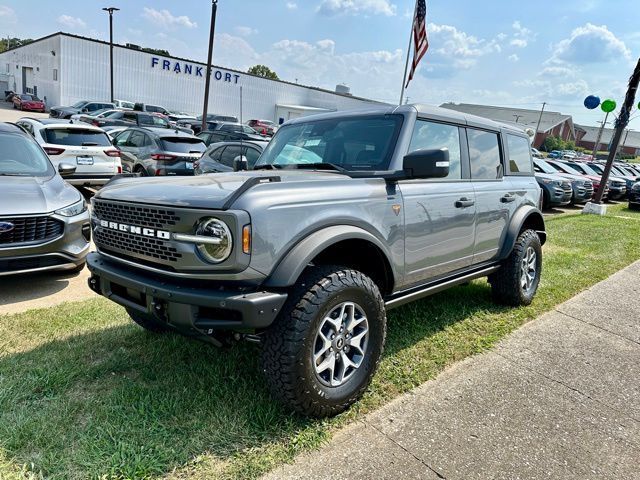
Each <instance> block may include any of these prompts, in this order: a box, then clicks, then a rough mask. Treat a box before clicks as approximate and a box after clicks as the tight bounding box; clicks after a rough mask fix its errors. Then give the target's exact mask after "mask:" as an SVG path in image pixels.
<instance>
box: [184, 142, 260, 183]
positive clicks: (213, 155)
mask: <svg viewBox="0 0 640 480" xmlns="http://www.w3.org/2000/svg"><path fill="white" fill-rule="evenodd" d="M267 145H269V142H258V141H244V142H237V141H235V142H218V143H214V144H211V145H210V146H209V147H208V148H207V150H206V152H204V155H202V157H201V158H199V159H198V160H196V162H195V163H194V165H193V167H194V173H195V174H196V175H204V174H205V173H215V172H233V171H235V170H238V168H237V166H238V161H239V160H246V161H247V165H246V168H247V169H248V170H251V169H252V168H253V167H254V166H255V164H256V161H257V160H258V157H260V154H261V153H262V152H263V151H264V149H265V148H266V147H267Z"/></svg>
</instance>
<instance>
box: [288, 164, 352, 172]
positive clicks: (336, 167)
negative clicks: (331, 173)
mask: <svg viewBox="0 0 640 480" xmlns="http://www.w3.org/2000/svg"><path fill="white" fill-rule="evenodd" d="M296 167H297V168H298V169H307V168H308V169H311V170H336V171H338V172H346V171H347V169H346V168H343V167H341V166H340V165H336V164H335V163H329V162H318V163H297V164H296Z"/></svg>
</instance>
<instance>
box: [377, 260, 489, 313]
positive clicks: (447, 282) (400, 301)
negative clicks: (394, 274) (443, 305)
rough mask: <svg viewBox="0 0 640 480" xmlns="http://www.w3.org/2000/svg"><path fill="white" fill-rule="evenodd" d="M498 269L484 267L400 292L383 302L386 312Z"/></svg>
mask: <svg viewBox="0 0 640 480" xmlns="http://www.w3.org/2000/svg"><path fill="white" fill-rule="evenodd" d="M499 268H500V265H492V266H490V267H485V268H482V269H480V270H476V271H474V272H469V273H465V274H463V275H461V276H458V277H454V278H449V279H444V280H442V281H440V282H436V283H432V284H429V285H427V286H425V287H421V288H418V289H412V290H409V291H406V292H400V293H398V294H396V295H395V296H393V297H391V298H390V299H389V300H387V301H386V302H385V306H386V308H387V310H391V309H392V308H396V307H400V306H401V305H404V304H405V303H410V302H413V301H415V300H419V299H421V298H424V297H428V296H429V295H433V294H435V293H438V292H442V291H443V290H446V289H448V288H450V287H453V286H455V285H460V284H461V283H466V282H469V281H471V280H475V279H476V278H482V277H486V276H487V275H490V274H491V273H493V272H495V271H497V270H498V269H499Z"/></svg>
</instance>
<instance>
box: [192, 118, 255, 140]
mask: <svg viewBox="0 0 640 480" xmlns="http://www.w3.org/2000/svg"><path fill="white" fill-rule="evenodd" d="M207 127H209V129H208V130H206V131H204V132H200V133H199V134H198V137H200V138H201V139H202V141H203V142H204V143H205V144H206V145H207V146H209V145H211V144H212V143H217V142H228V141H233V140H253V141H258V142H260V141H265V140H266V139H267V137H265V136H262V135H260V134H258V132H256V131H255V130H254V129H253V128H251V127H250V126H248V125H243V124H242V123H229V122H207Z"/></svg>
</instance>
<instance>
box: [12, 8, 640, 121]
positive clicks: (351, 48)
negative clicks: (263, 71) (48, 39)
mask: <svg viewBox="0 0 640 480" xmlns="http://www.w3.org/2000/svg"><path fill="white" fill-rule="evenodd" d="M0 2H1V3H0V35H2V36H4V37H6V36H7V35H11V36H16V37H20V38H24V37H31V38H38V37H41V36H45V35H48V34H50V33H53V32H56V31H64V32H68V33H74V34H78V35H83V36H88V37H93V38H99V39H103V40H108V19H107V14H106V13H105V12H103V11H102V10H101V9H102V7H106V6H115V7H119V8H120V9H121V10H120V11H119V12H117V13H116V14H115V17H114V41H115V42H116V43H127V42H129V43H135V44H138V45H141V46H143V47H153V48H163V49H166V50H168V51H169V52H170V53H171V54H172V55H176V56H179V57H185V58H188V59H193V60H198V61H205V60H206V55H207V42H208V36H209V20H210V15H211V8H210V6H211V3H210V2H209V1H208V0H182V1H181V2H176V1H165V0H153V1H152V0H126V1H125V0H110V3H105V1H96V0H84V1H83V2H78V0H56V1H49V0H0ZM414 4H415V2H414V0H219V1H218V14H217V21H216V36H215V46H214V54H213V57H214V60H213V62H214V64H216V65H219V66H222V67H227V68H234V69H238V70H246V69H247V68H249V67H250V66H252V65H255V64H258V63H260V64H265V65H267V66H269V67H270V68H271V69H273V70H274V71H275V72H276V73H277V74H278V75H279V77H280V78H281V79H283V80H287V81H292V82H299V83H301V84H305V85H313V86H319V87H322V88H327V89H331V90H333V89H334V88H335V85H336V84H338V83H346V84H347V85H349V87H350V88H351V93H353V94H354V95H357V96H362V97H366V98H372V99H376V100H381V101H385V102H389V103H397V102H398V100H399V96H400V87H401V82H402V74H403V68H404V62H405V56H406V50H407V44H408V40H409V33H410V29H411V21H412V15H413V8H414ZM638 13H639V11H638V6H637V5H636V2H635V1H630V0H537V1H527V2H516V1H513V0H491V1H478V0H455V1H454V0H431V1H430V0H427V21H428V28H427V30H428V35H429V44H430V47H429V50H428V52H427V54H426V55H425V57H424V58H423V60H422V62H421V64H420V66H419V68H418V71H417V73H416V76H415V77H414V80H413V81H412V82H411V83H410V85H409V88H408V89H407V90H406V96H407V97H408V100H409V102H411V103H413V102H421V103H428V104H435V105H439V104H441V103H443V102H457V103H463V102H464V103H479V104H487V105H499V106H514V107H520V108H530V109H539V108H541V106H542V102H547V107H546V108H547V110H552V111H560V112H563V113H566V114H570V115H573V117H574V121H575V122H577V123H581V124H585V125H596V124H597V122H598V121H600V120H602V119H603V117H604V113H602V112H601V111H600V110H587V109H586V108H585V107H584V106H583V100H584V98H585V97H586V96H587V95H591V94H593V95H597V96H599V97H600V98H601V99H603V100H604V99H606V98H612V99H614V100H616V101H617V103H618V105H620V104H621V103H622V101H623V99H624V94H625V91H626V85H627V81H628V78H629V76H630V74H631V72H632V71H633V67H634V66H635V63H636V62H637V60H638V57H639V56H640V29H638V19H639V17H638ZM404 101H406V98H405V99H404ZM638 101H640V98H638V99H636V104H637V102H638ZM634 114H635V115H638V112H637V110H635V112H634ZM630 126H631V128H634V129H636V130H640V115H638V117H636V118H635V119H634V120H632V124H631V125H630Z"/></svg>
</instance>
